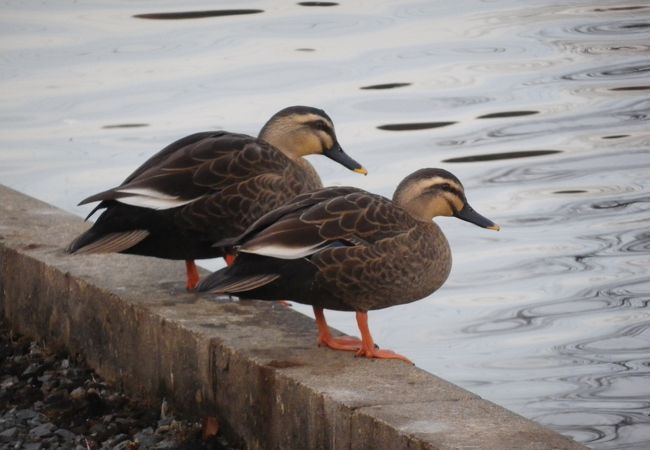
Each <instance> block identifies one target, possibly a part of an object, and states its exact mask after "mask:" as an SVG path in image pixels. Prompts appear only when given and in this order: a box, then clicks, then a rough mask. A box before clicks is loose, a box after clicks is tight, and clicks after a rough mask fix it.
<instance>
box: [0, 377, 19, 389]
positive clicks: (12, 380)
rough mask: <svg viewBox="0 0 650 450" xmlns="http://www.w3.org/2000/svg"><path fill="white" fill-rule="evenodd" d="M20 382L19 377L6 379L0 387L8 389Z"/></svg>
mask: <svg viewBox="0 0 650 450" xmlns="http://www.w3.org/2000/svg"><path fill="white" fill-rule="evenodd" d="M18 382H19V380H18V378H17V377H5V378H3V380H2V382H0V387H1V388H3V389H8V388H10V387H12V386H14V385H15V384H17V383H18Z"/></svg>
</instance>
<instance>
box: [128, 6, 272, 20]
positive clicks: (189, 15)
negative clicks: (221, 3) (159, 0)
mask: <svg viewBox="0 0 650 450" xmlns="http://www.w3.org/2000/svg"><path fill="white" fill-rule="evenodd" d="M263 12H264V10H263V9H221V10H209V11H179V12H163V13H146V14H136V15H134V16H133V17H135V18H137V19H152V20H185V19H204V18H206V17H223V16H242V15H247V14H259V13H263Z"/></svg>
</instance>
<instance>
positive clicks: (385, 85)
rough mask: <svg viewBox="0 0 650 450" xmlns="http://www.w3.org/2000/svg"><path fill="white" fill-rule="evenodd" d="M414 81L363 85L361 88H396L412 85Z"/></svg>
mask: <svg viewBox="0 0 650 450" xmlns="http://www.w3.org/2000/svg"><path fill="white" fill-rule="evenodd" d="M411 84H412V83H384V84H372V85H370V86H362V87H361V88H360V89H395V88H401V87H404V86H410V85H411Z"/></svg>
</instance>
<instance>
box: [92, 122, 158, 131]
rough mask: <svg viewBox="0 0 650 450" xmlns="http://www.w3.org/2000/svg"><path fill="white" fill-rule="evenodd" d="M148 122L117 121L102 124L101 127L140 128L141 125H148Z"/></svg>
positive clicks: (107, 128)
mask: <svg viewBox="0 0 650 450" xmlns="http://www.w3.org/2000/svg"><path fill="white" fill-rule="evenodd" d="M148 126H149V124H148V123H118V124H115V125H104V126H103V127H102V128H104V129H105V130H111V129H114V128H142V127H148Z"/></svg>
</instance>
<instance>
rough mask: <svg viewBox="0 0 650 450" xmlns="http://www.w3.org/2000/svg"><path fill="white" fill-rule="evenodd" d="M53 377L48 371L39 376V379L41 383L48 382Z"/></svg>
mask: <svg viewBox="0 0 650 450" xmlns="http://www.w3.org/2000/svg"><path fill="white" fill-rule="evenodd" d="M51 379H52V374H51V373H47V372H45V373H44V374H43V375H41V376H40V377H38V378H37V380H38V381H40V382H41V383H47V382H48V381H50V380H51Z"/></svg>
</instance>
